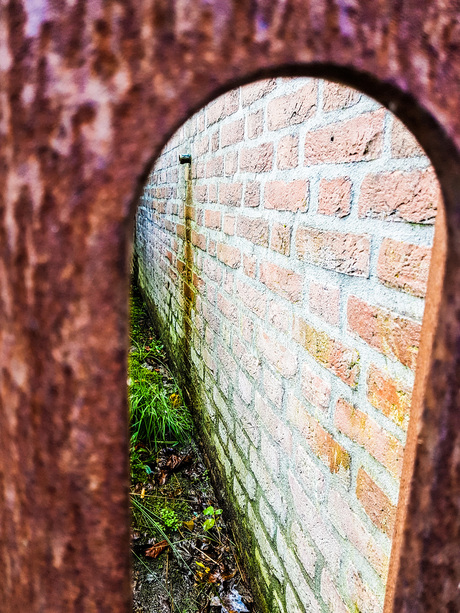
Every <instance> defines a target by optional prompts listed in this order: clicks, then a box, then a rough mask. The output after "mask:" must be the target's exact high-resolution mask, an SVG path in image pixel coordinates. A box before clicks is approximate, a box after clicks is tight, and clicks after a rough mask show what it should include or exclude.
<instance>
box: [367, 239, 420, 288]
mask: <svg viewBox="0 0 460 613" xmlns="http://www.w3.org/2000/svg"><path fill="white" fill-rule="evenodd" d="M430 260H431V249H430V248H429V247H419V246H418V245H412V244H410V243H403V242H400V241H395V240H393V239H390V238H385V239H384V240H383V241H382V245H381V247H380V251H379V259H378V264H377V275H378V277H379V279H380V281H381V282H382V283H384V284H385V285H389V286H390V287H395V288H397V289H400V290H402V291H404V292H408V293H409V294H413V295H414V296H419V297H421V298H423V297H424V296H425V294H426V287H427V283H428V271H429V268H430Z"/></svg>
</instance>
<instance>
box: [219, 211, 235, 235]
mask: <svg viewBox="0 0 460 613" xmlns="http://www.w3.org/2000/svg"><path fill="white" fill-rule="evenodd" d="M235 221H236V217H234V216H233V215H225V216H224V223H223V224H222V230H223V231H224V232H225V234H228V235H229V236H233V234H235Z"/></svg>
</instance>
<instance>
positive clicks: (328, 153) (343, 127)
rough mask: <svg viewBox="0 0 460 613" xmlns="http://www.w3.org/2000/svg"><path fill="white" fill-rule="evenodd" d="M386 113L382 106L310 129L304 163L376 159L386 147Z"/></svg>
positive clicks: (306, 140) (306, 164) (307, 164)
mask: <svg viewBox="0 0 460 613" xmlns="http://www.w3.org/2000/svg"><path fill="white" fill-rule="evenodd" d="M384 116H385V111H384V110H383V109H380V110H378V111H374V112H372V113H364V114H363V115H360V116H358V117H355V118H353V119H348V120H347V121H340V122H337V123H332V124H330V125H328V126H327V127H325V128H319V129H318V130H312V131H311V132H308V133H307V135H306V138H305V166H309V165H311V164H331V163H332V164H337V163H340V162H356V161H360V160H375V159H377V158H378V157H380V155H381V153H382V147H383V119H384Z"/></svg>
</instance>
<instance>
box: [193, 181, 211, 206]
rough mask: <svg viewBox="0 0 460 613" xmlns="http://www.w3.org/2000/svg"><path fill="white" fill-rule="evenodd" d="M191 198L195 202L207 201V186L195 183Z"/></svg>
mask: <svg viewBox="0 0 460 613" xmlns="http://www.w3.org/2000/svg"><path fill="white" fill-rule="evenodd" d="M193 198H194V200H195V201H196V202H207V201H208V188H207V186H206V185H197V186H196V187H195V189H194V191H193Z"/></svg>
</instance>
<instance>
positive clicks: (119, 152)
mask: <svg viewBox="0 0 460 613" xmlns="http://www.w3.org/2000/svg"><path fill="white" fill-rule="evenodd" d="M459 17H460V6H459V4H458V2H457V1H456V0H431V1H430V2H423V1H422V2H404V3H401V2H399V1H397V0H382V1H381V2H374V3H370V2H365V1H364V0H356V1H355V2H345V1H343V0H291V1H290V2H289V3H285V2H281V1H274V0H221V1H217V2H215V3H209V2H205V1H201V0H190V1H189V2H187V3H186V4H184V3H183V2H179V1H178V0H176V1H174V0H155V1H154V0H138V1H134V0H126V1H125V2H123V3H120V2H118V1H116V0H105V1H104V2H102V1H99V0H76V1H75V2H73V3H65V4H64V3H56V2H49V1H48V0H36V1H35V2H30V0H10V1H8V2H7V1H5V2H4V3H3V5H2V10H1V12H0V254H1V258H0V323H1V326H0V352H1V353H0V355H1V376H0V567H1V568H2V581H1V582H0V610H2V611H13V610H20V609H22V608H24V607H27V610H28V611H30V612H31V613H34V612H37V613H38V612H43V611H46V612H47V613H53V612H56V613H57V612H59V613H61V612H62V611H66V612H69V613H71V612H77V611H78V612H81V611H85V613H91V612H93V611H128V610H129V608H130V580H129V540H128V515H129V513H128V494H127V481H128V467H127V448H128V436H127V424H126V400H125V394H126V392H125V379H126V376H125V360H126V338H127V330H126V326H127V283H128V265H127V261H128V255H129V251H130V240H131V239H130V230H131V227H132V219H133V214H134V210H135V203H136V200H137V195H138V194H139V190H140V186H141V184H142V181H143V179H144V178H145V176H146V172H147V170H148V168H149V167H150V165H151V163H152V161H153V159H154V157H155V155H156V154H158V152H159V151H160V150H161V147H162V146H163V144H164V143H165V142H166V140H167V138H168V137H169V136H170V135H171V134H172V133H173V132H174V130H175V129H176V128H177V127H178V126H179V125H180V124H181V123H182V122H183V121H184V120H185V119H186V118H187V117H188V116H190V114H191V113H192V112H193V111H195V110H197V109H198V108H199V107H201V106H202V105H203V104H205V103H206V102H208V101H209V100H210V99H211V98H213V97H215V96H216V95H217V94H219V93H221V92H222V91H224V90H225V89H229V88H231V87H233V86H235V85H238V84H241V83H243V82H246V81H248V80H251V79H252V78H254V77H255V76H257V77H262V76H273V75H276V74H284V75H296V74H303V75H308V74H309V75H315V76H321V77H324V78H331V79H335V80H339V81H342V82H344V83H347V84H349V85H351V86H354V87H356V88H358V89H361V90H362V91H364V92H365V93H367V94H368V95H371V96H374V97H375V98H377V99H378V100H379V101H380V102H382V103H384V104H387V105H389V107H390V108H391V110H393V111H394V112H395V113H396V114H397V115H398V116H399V117H400V118H401V119H402V120H403V121H405V123H406V124H407V125H408V127H409V128H410V129H412V131H413V132H414V134H415V135H416V136H417V138H418V139H419V141H420V143H421V144H422V145H423V146H424V147H425V149H426V151H427V153H428V154H429V155H430V157H431V160H432V162H433V165H434V167H435V168H436V170H437V172H438V176H439V180H440V183H441V185H442V189H443V194H444V201H445V208H446V219H447V228H448V239H447V242H446V245H447V252H446V258H445V271H446V272H445V275H444V276H443V275H439V278H437V279H436V266H437V267H438V270H442V268H443V265H444V259H443V258H442V257H441V256H440V257H438V259H437V261H436V259H435V264H434V265H433V267H432V280H431V282H430V289H429V292H428V296H429V298H428V307H427V315H426V322H425V326H424V343H422V347H424V348H422V350H421V356H422V357H421V359H420V360H419V374H418V379H417V380H418V384H417V385H418V387H417V389H418V392H417V394H418V395H417V396H416V401H414V402H416V403H418V405H417V406H418V407H419V411H418V414H419V417H418V419H417V420H416V421H414V420H413V423H412V425H411V426H410V432H409V444H408V447H407V452H406V459H405V461H406V472H405V481H404V483H403V488H402V493H401V500H402V501H403V503H405V502H407V506H406V505H405V504H401V505H400V509H399V524H398V525H399V529H398V532H397V536H396V540H395V547H394V551H393V561H392V566H391V574H390V581H389V587H388V597H387V605H386V607H387V611H391V610H395V611H411V612H414V611H458V610H460V599H459V591H458V584H459V582H460V556H458V549H459V544H460V534H459V530H460V519H459V518H460V508H459V505H460V503H459V500H460V495H459V494H460V482H459V481H460V477H459V475H460V453H459V437H460V411H459V405H460V397H459V395H460V391H459V390H460V322H459V317H460V315H459V313H460V184H459V181H458V176H460V161H459V159H460V158H459V150H460V114H459V113H458V100H459V98H460V26H459V21H460V20H459ZM438 251H439V253H441V250H440V249H438ZM441 296H442V298H441ZM431 340H433V343H434V346H433V350H431ZM398 560H401V563H400V564H399V562H398ZM393 596H395V600H394V602H395V605H394V609H393V608H392V607H393Z"/></svg>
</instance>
